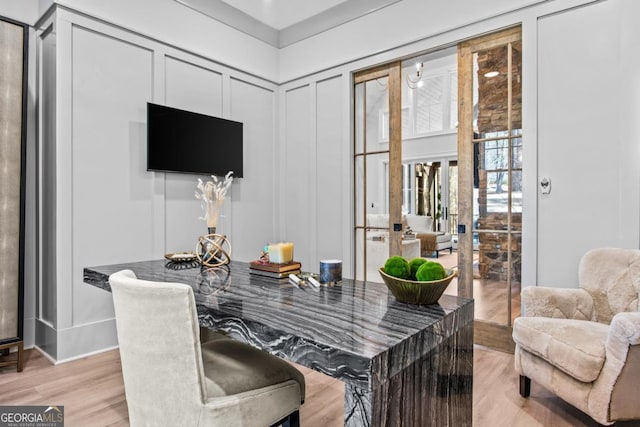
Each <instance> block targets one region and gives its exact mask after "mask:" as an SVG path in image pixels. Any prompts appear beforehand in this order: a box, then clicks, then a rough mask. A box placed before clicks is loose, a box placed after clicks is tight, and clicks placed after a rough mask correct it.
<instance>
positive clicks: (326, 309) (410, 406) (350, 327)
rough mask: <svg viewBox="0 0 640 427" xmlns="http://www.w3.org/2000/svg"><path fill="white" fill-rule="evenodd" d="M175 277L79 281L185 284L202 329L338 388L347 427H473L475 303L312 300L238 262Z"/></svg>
mask: <svg viewBox="0 0 640 427" xmlns="http://www.w3.org/2000/svg"><path fill="white" fill-rule="evenodd" d="M169 267H171V268H169ZM176 267H177V266H175V265H170V264H169V265H167V264H166V261H164V260H156V261H145V262H137V263H127V264H118V265H110V266H101V267H90V268H85V270H84V281H85V282H86V283H88V284H91V285H94V286H98V287H100V288H103V289H105V290H110V287H109V283H108V277H109V275H110V274H111V273H114V272H116V271H119V270H122V269H130V270H132V271H134V272H135V273H136V275H138V277H139V278H141V279H145V280H153V281H164V282H181V283H187V284H190V285H191V286H192V287H193V289H194V291H195V298H196V304H197V307H198V315H199V319H200V324H201V325H202V326H206V327H208V328H211V329H215V330H221V331H223V332H225V333H227V334H228V335H229V336H231V337H233V338H235V339H238V340H241V341H244V342H247V343H250V344H252V345H254V346H256V347H258V348H261V349H263V350H265V351H268V352H270V353H272V354H275V355H278V356H280V357H283V358H285V359H288V360H291V361H293V362H296V363H298V364H300V365H303V366H307V367H309V368H312V369H314V370H316V371H319V372H322V373H324V374H326V375H330V376H332V377H335V378H338V379H340V380H341V381H343V382H344V383H345V402H344V411H345V413H344V420H345V425H347V426H415V427H424V426H455V427H458V426H470V425H471V416H472V409H471V405H472V375H473V301H472V300H467V299H464V298H457V297H453V296H449V295H444V296H443V297H442V298H441V299H440V302H439V304H435V305H430V306H413V305H408V304H403V303H399V302H397V301H396V300H395V299H394V298H393V296H392V295H391V294H390V293H388V292H387V289H386V287H385V286H384V285H383V284H380V283H374V282H359V281H352V280H348V279H345V280H343V282H342V283H341V285H337V286H334V287H322V288H320V289H319V290H314V289H311V288H308V287H301V288H295V287H292V286H291V285H290V284H289V283H287V282H279V281H277V280H274V279H269V278H265V277H262V276H255V275H251V274H250V273H249V266H248V264H246V263H241V262H235V261H234V262H231V264H230V265H229V267H228V269H222V270H218V271H205V270H201V269H200V268H199V267H197V268H192V269H174V268H176ZM302 422H303V423H304V420H302Z"/></svg>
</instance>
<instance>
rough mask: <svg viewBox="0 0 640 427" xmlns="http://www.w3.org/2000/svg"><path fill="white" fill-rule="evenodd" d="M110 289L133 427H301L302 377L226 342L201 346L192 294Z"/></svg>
mask: <svg viewBox="0 0 640 427" xmlns="http://www.w3.org/2000/svg"><path fill="white" fill-rule="evenodd" d="M109 282H110V284H111V290H112V292H113V302H114V308H115V314H116V326H117V331H118V341H119V344H120V357H121V360H122V374H123V378H124V388H125V395H126V398H127V407H128V409H129V421H130V424H131V426H133V427H136V426H221V427H222V426H223V427H228V426H261V427H266V426H271V425H278V424H280V423H283V425H284V426H297V425H299V415H298V410H299V408H300V405H301V402H302V401H303V400H304V393H305V382H304V376H303V375H302V373H300V372H299V371H298V370H297V369H295V368H294V367H293V366H292V365H290V364H289V363H287V362H285V361H284V360H281V359H279V358H278V357H275V356H272V355H270V354H268V353H266V352H263V351H260V350H258V349H255V348H253V347H251V346H249V345H246V344H243V343H240V342H237V341H234V340H232V339H230V338H227V337H224V336H220V335H217V336H216V339H214V340H212V341H208V342H205V343H202V344H201V342H200V331H199V326H198V315H197V311H196V305H195V300H194V296H193V290H192V289H191V287H190V286H188V285H185V284H180V283H159V282H150V281H144V280H138V279H137V278H136V276H135V274H134V273H133V272H132V271H130V270H124V271H120V272H118V273H114V274H112V275H111V277H110V278H109Z"/></svg>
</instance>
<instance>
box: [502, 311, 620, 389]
mask: <svg viewBox="0 0 640 427" xmlns="http://www.w3.org/2000/svg"><path fill="white" fill-rule="evenodd" d="M608 333H609V326H608V325H605V324H603V323H598V322H590V321H586V320H574V319H554V318H548V317H519V318H517V319H516V320H515V322H514V324H513V339H514V341H515V342H516V343H517V344H518V345H519V346H520V347H521V348H522V349H524V350H526V351H528V352H530V353H533V354H535V355H537V356H538V357H540V358H542V359H544V360H545V361H547V362H548V363H550V364H551V365H553V366H555V367H556V368H558V369H560V370H562V371H564V372H565V373H567V374H569V375H571V376H572V377H574V378H576V379H578V380H580V381H583V382H592V381H595V379H596V378H598V375H600V371H601V370H602V366H603V364H604V359H605V342H606V340H607V335H608Z"/></svg>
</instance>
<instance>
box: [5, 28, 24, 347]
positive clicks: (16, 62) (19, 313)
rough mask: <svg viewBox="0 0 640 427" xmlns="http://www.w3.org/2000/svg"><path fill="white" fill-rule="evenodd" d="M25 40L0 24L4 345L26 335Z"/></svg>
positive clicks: (19, 31) (20, 32) (17, 31)
mask: <svg viewBox="0 0 640 427" xmlns="http://www.w3.org/2000/svg"><path fill="white" fill-rule="evenodd" d="M26 36H27V26H26V25H24V24H21V23H18V22H14V21H11V20H8V19H5V18H0V94H2V95H0V342H11V341H21V340H22V335H23V318H24V315H23V300H24V283H23V282H24V260H23V258H24V187H25V176H24V173H23V172H24V170H25V165H26V162H25V159H26V156H25V150H26V126H25V124H26V93H27V90H26V89H27V88H26V82H27V78H26V77H27V76H26V70H27V63H26V62H27V37H26Z"/></svg>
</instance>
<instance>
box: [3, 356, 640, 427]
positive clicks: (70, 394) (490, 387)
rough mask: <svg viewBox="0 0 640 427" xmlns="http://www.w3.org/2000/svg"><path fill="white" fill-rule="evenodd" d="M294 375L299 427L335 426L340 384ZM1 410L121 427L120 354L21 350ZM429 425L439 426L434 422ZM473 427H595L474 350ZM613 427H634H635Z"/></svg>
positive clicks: (500, 359)
mask: <svg viewBox="0 0 640 427" xmlns="http://www.w3.org/2000/svg"><path fill="white" fill-rule="evenodd" d="M299 369H300V370H301V371H303V372H304V373H305V378H306V381H307V399H306V402H305V404H304V405H303V406H302V409H301V421H302V425H303V426H304V427H316V426H318V427H333V426H336V427H338V426H341V425H342V415H343V414H342V411H343V406H342V400H343V395H344V389H343V386H342V383H341V382H339V381H337V380H334V379H332V378H329V377H326V376H324V375H322V374H320V373H317V372H314V371H311V370H309V369H307V368H304V367H299ZM0 405H64V410H65V421H66V423H65V426H67V427H74V426H82V427H93V426H97V427H100V426H126V425H128V418H127V406H126V402H125V395H124V386H123V383H122V374H121V368H120V357H119V353H118V351H117V350H112V351H108V352H105V353H101V354H98V355H94V356H90V357H86V358H84V359H80V360H76V361H73V362H68V363H63V364H60V365H55V366H54V365H52V364H51V363H50V362H49V361H48V360H47V359H45V358H44V357H43V356H42V355H41V354H40V353H39V352H38V351H37V350H27V351H26V360H25V367H24V371H23V372H22V373H16V372H15V369H14V368H9V367H5V368H0ZM433 425H436V426H437V425H438V423H437V420H436V421H434V424H433ZM473 425H474V426H479V427H484V426H486V427H499V426H505V427H516V426H524V427H529V426H531V427H533V426H553V427H565V426H566V427H570V426H571V427H577V426H597V425H598V424H596V423H595V422H593V421H592V420H591V419H590V418H589V417H588V416H586V415H585V414H583V413H582V412H580V411H578V410H577V409H575V408H573V407H572V406H570V405H568V404H566V403H564V402H563V401H562V400H560V399H558V398H557V397H555V396H554V395H553V394H551V393H550V392H548V391H546V390H544V389H543V388H542V387H540V386H537V385H536V384H535V383H533V384H532V387H531V397H529V399H523V398H521V397H520V395H519V394H518V377H517V375H516V374H515V372H514V368H513V356H512V355H510V354H506V353H501V352H497V351H493V350H488V349H486V348H482V347H477V346H476V347H475V350H474V379H473ZM616 426H620V427H622V426H625V427H630V426H634V427H638V426H640V423H632V422H627V423H618V424H616ZM230 427H231V426H230ZM421 427H422V426H421Z"/></svg>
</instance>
